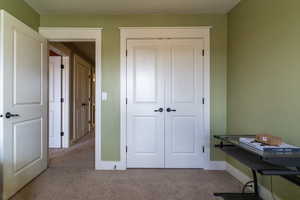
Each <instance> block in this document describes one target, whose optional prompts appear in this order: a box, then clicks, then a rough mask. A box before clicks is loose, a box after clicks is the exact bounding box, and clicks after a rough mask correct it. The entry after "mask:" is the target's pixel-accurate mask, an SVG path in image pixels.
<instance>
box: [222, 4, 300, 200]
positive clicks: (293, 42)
mask: <svg viewBox="0 0 300 200" xmlns="http://www.w3.org/2000/svg"><path fill="white" fill-rule="evenodd" d="M299 9H300V1H299V0H287V1H283V0H263V1H262V0H243V1H242V2H241V3H240V4H239V5H238V6H237V7H235V8H234V9H233V10H232V11H231V12H230V13H229V16H228V30H229V34H228V35H229V39H228V77H227V79H228V88H227V89H228V94H227V96H228V107H227V109H228V112H227V127H228V130H229V132H230V133H245V134H246V133H271V134H273V135H277V136H280V137H282V138H283V139H284V141H286V142H287V143H291V144H294V145H299V144H300V123H299V119H300V104H299V102H300V90H299V86H300V11H299ZM228 161H229V162H230V163H232V164H233V165H235V166H237V167H239V168H241V169H242V170H243V171H246V170H245V168H244V167H242V166H241V164H240V163H237V162H235V161H233V160H232V159H229V158H228ZM273 181H274V184H273V188H274V189H273V190H274V191H275V193H276V194H278V195H279V196H280V197H281V198H282V199H283V200H294V199H298V198H299V197H300V190H299V187H297V186H295V185H293V184H290V183H288V182H287V181H285V180H283V179H281V178H273ZM262 182H263V184H264V185H266V186H267V187H269V188H270V184H269V183H270V179H268V178H264V179H263V180H262ZM296 196H297V198H296Z"/></svg>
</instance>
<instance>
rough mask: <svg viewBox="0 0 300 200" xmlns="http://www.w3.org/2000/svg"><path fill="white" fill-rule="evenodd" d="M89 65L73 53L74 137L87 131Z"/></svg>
mask: <svg viewBox="0 0 300 200" xmlns="http://www.w3.org/2000/svg"><path fill="white" fill-rule="evenodd" d="M90 75H91V66H90V64H89V63H88V62H86V61H85V60H83V59H82V58H81V57H79V56H77V55H75V117H76V119H75V129H74V132H75V139H76V140H78V139H80V138H81V137H83V136H85V135H86V134H88V133H89V120H90V96H91V92H90V91H91V83H90Z"/></svg>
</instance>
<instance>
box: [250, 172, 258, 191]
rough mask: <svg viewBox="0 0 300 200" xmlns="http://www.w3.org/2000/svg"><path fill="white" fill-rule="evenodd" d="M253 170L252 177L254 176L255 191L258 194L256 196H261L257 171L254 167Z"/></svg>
mask: <svg viewBox="0 0 300 200" xmlns="http://www.w3.org/2000/svg"><path fill="white" fill-rule="evenodd" d="M251 171H252V177H253V183H254V193H255V194H256V196H259V193H258V183H257V182H258V181H257V175H256V171H255V170H254V169H251Z"/></svg>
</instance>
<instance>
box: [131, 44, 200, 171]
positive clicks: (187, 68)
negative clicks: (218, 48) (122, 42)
mask: <svg viewBox="0 0 300 200" xmlns="http://www.w3.org/2000/svg"><path fill="white" fill-rule="evenodd" d="M203 49H204V46H203V40H202V39H167V40H154V39H152V40H128V41H127V51H128V55H127V98H128V102H127V145H128V150H127V167H129V168H137V167H141V168H142V167H144V168H164V167H165V168H201V167H203V166H204V162H203V160H204V153H203V152H202V146H203V141H204V140H203V138H202V136H203V104H202V97H203V56H202V50H203ZM159 108H162V109H163V110H162V112H153V111H154V110H156V109H159Z"/></svg>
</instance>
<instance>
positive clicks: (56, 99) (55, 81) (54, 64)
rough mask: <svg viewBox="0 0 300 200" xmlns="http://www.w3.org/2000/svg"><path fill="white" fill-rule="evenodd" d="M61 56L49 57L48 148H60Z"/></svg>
mask: <svg viewBox="0 0 300 200" xmlns="http://www.w3.org/2000/svg"><path fill="white" fill-rule="evenodd" d="M61 60H62V59H61V56H50V57H49V147H50V148H61V147H62V142H61V140H62V136H61V132H62V130H61V124H62V120H61V116H62V115H61V104H62V102H61V98H62V90H61V89H62V87H61V83H62V81H61V80H62V79H61V78H62V77H61V74H62V71H61V65H62V63H61Z"/></svg>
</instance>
